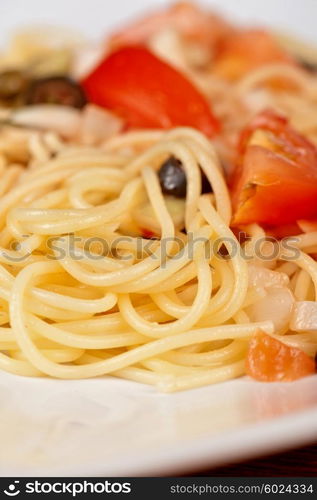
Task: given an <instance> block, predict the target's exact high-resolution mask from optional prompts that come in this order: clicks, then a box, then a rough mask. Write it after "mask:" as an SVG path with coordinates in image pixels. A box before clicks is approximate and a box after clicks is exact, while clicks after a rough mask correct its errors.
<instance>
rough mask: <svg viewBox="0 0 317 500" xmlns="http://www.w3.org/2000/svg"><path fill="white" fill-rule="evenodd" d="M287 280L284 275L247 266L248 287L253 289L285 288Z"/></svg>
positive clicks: (258, 267)
mask: <svg viewBox="0 0 317 500" xmlns="http://www.w3.org/2000/svg"><path fill="white" fill-rule="evenodd" d="M288 284H289V278H288V276H287V274H285V273H279V272H278V271H271V270H270V269H267V268H265V267H260V266H255V265H253V264H250V265H249V285H250V286H253V287H255V288H258V287H260V288H270V287H286V286H287V285H288Z"/></svg>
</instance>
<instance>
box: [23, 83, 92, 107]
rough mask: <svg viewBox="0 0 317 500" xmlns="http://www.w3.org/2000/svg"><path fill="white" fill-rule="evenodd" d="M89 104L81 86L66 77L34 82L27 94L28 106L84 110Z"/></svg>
mask: <svg viewBox="0 0 317 500" xmlns="http://www.w3.org/2000/svg"><path fill="white" fill-rule="evenodd" d="M86 102H87V99H86V96H85V94H84V91H83V89H82V88H81V86H80V85H79V84H78V83H77V82H75V81H73V80H71V79H70V78H68V77H66V76H51V77H46V78H39V79H37V80H33V82H32V83H31V85H30V87H29V88H28V90H27V92H26V103H27V104H61V105H63V106H70V107H72V108H82V107H83V106H84V105H85V104H86Z"/></svg>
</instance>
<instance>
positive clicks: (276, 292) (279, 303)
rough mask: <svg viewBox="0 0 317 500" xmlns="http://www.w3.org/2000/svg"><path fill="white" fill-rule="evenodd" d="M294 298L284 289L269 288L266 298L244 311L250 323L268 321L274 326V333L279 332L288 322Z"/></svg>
mask: <svg viewBox="0 0 317 500" xmlns="http://www.w3.org/2000/svg"><path fill="white" fill-rule="evenodd" d="M293 305H294V297H293V294H292V292H291V291H290V290H289V289H288V288H286V287H281V288H270V289H269V290H268V291H267V295H266V297H264V298H263V299H260V300H259V301H258V302H256V303H255V304H253V305H252V306H250V307H248V308H247V309H246V313H247V314H248V315H249V317H250V319H251V321H254V322H257V321H266V320H270V321H272V322H273V324H274V328H275V332H281V331H283V330H284V329H285V327H287V325H288V324H289V322H290V319H291V314H292V309H293Z"/></svg>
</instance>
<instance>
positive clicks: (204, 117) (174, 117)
mask: <svg viewBox="0 0 317 500" xmlns="http://www.w3.org/2000/svg"><path fill="white" fill-rule="evenodd" d="M82 85H83V88H84V89H85V92H86V93H87V96H88V99H89V100H90V101H91V102H93V103H94V104H97V105H98V106H101V107H105V108H108V109H110V110H112V111H115V112H117V113H118V114H119V115H121V116H122V117H123V118H124V119H125V120H126V122H127V124H128V126H129V127H136V128H163V129H169V128H172V127H175V126H189V127H194V128H197V129H198V130H200V131H201V132H203V133H204V134H206V135H207V136H213V135H214V134H215V133H216V132H218V131H219V128H220V125H219V122H218V121H217V119H216V118H215V117H214V116H213V115H212V112H211V110H210V107H209V105H208V103H207V101H206V100H205V98H204V97H203V96H202V95H201V94H200V93H199V91H198V90H197V89H196V88H195V87H194V86H193V85H192V83H191V82H190V81H188V80H187V79H186V77H184V76H183V75H182V74H181V73H179V72H178V71H177V70H176V69H174V68H172V67H171V66H169V65H168V64H167V63H165V62H164V61H162V60H161V59H159V58H158V57H156V56H155V55H154V54H152V53H151V52H150V51H149V50H148V49H146V48H144V47H141V46H129V47H123V48H121V49H119V50H117V51H116V52H113V53H112V54H110V55H109V56H108V57H106V58H105V59H104V60H103V61H102V62H101V63H100V64H99V65H98V66H97V68H95V69H94V70H93V71H92V73H91V74H90V75H88V76H87V77H86V78H85V79H84V80H83V82H82Z"/></svg>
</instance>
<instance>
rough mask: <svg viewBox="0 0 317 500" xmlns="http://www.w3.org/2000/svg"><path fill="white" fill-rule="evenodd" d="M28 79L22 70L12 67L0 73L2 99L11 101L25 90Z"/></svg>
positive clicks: (0, 97) (0, 94)
mask: <svg viewBox="0 0 317 500" xmlns="http://www.w3.org/2000/svg"><path fill="white" fill-rule="evenodd" d="M27 84H28V79H27V77H26V76H25V74H24V73H22V71H18V70H14V69H10V70H6V71H2V72H1V73H0V99H1V100H3V101H10V100H12V99H15V98H16V97H17V96H19V95H20V94H22V93H23V92H24V91H25V88H26V86H27Z"/></svg>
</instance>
